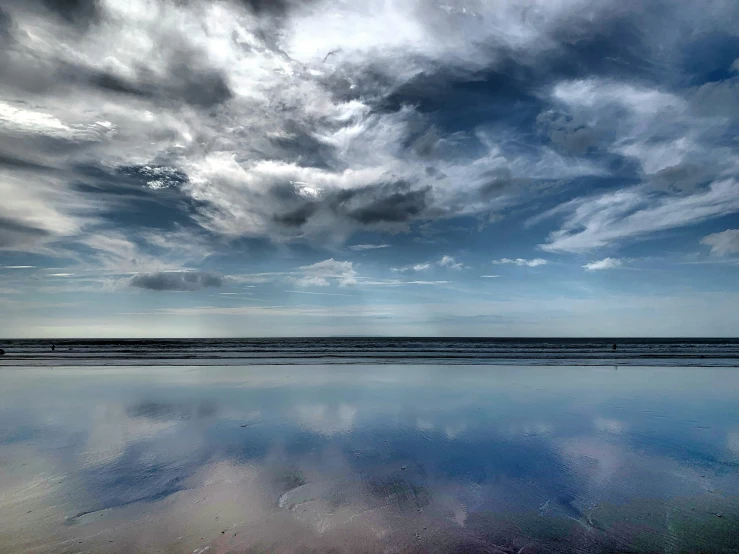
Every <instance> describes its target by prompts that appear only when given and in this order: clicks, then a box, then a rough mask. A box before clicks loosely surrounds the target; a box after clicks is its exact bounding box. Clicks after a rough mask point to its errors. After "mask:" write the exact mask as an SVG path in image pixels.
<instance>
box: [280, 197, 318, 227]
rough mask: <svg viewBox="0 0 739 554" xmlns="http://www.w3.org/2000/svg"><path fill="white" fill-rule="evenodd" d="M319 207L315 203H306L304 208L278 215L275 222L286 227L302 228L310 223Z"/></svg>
mask: <svg viewBox="0 0 739 554" xmlns="http://www.w3.org/2000/svg"><path fill="white" fill-rule="evenodd" d="M317 210H318V206H317V205H316V203H314V202H309V203H306V204H305V205H303V206H300V207H298V208H295V209H294V210H292V211H289V212H286V213H283V214H277V215H275V216H274V220H275V222H276V223H278V224H279V225H285V226H287V227H300V226H302V225H305V224H306V223H307V222H308V219H310V217H311V216H312V215H313V214H315V213H316V211H317Z"/></svg>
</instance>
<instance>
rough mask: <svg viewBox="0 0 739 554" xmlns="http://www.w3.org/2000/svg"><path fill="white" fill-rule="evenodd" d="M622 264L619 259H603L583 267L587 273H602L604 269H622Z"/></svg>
mask: <svg viewBox="0 0 739 554" xmlns="http://www.w3.org/2000/svg"><path fill="white" fill-rule="evenodd" d="M621 265H622V262H621V260H619V259H618V258H603V259H602V260H598V261H595V262H590V263H587V264H585V265H584V266H583V267H584V268H585V269H586V270H587V271H600V270H603V269H614V268H617V267H621Z"/></svg>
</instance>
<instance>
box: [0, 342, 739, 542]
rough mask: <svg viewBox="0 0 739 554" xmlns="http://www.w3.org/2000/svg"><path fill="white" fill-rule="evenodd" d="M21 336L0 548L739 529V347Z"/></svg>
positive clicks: (1, 399)
mask: <svg viewBox="0 0 739 554" xmlns="http://www.w3.org/2000/svg"><path fill="white" fill-rule="evenodd" d="M74 348H75V350H73V352H74V351H78V350H80V349H81V348H82V346H81V345H77V346H76V347H74ZM6 350H11V349H8V348H6ZM60 350H62V349H61V348H59V345H57V349H56V352H57V353H58V352H59V351H60ZM67 352H68V350H67ZM6 356H8V357H7V358H6V359H5V360H4V362H3V363H4V364H6V365H5V366H4V367H1V368H0V382H1V383H2V386H0V468H1V469H2V479H0V552H8V553H11V552H12V553H19V552H29V553H30V552H34V553H55V552H70V553H71V552H109V553H118V552H132V551H140V552H144V551H145V552H192V553H197V554H203V553H205V552H208V553H226V552H301V553H305V552H516V553H526V552H529V553H531V552H547V553H548V552H665V553H667V552H698V551H701V552H709V551H710V552H733V551H735V550H736V549H737V548H739V536H737V534H736V529H737V528H739V493H738V492H737V491H739V412H737V409H736V406H737V405H739V374H738V373H737V372H736V369H735V368H732V367H697V366H696V365H691V364H690V363H689V362H679V361H678V362H675V361H674V360H673V362H672V363H671V365H669V364H667V363H666V362H665V360H662V362H660V365H651V366H649V365H636V364H634V363H631V365H593V364H592V363H589V364H588V365H578V364H577V363H569V364H565V363H563V361H560V363H558V364H557V365H556V366H546V365H541V364H537V363H535V361H532V360H528V361H527V363H526V364H514V365H512V364H508V363H506V364H504V363H498V364H495V365H490V364H487V365H485V364H480V363H469V362H468V363H452V364H450V363H448V362H446V361H445V360H444V359H438V360H431V361H428V360H427V361H424V362H423V363H418V361H417V360H416V361H415V362H413V363H411V361H408V360H406V361H405V362H404V363H392V361H391V362H387V361H385V360H383V363H374V364H372V363H364V362H361V361H356V360H355V363H323V362H321V361H320V360H317V361H316V360H314V362H313V363H309V364H305V363H298V362H296V361H295V360H291V361H290V362H289V363H288V362H287V361H285V363H282V364H277V363H274V364H270V365H264V364H258V363H254V362H250V363H248V364H244V363H241V364H237V363H236V362H233V363H229V364H228V365H223V364H219V363H218V362H214V363H212V364H205V363H204V362H203V359H202V358H198V363H197V364H182V363H180V364H178V365H165V364H155V363H154V364H152V363H148V364H145V365H144V364H143V363H142V364H139V365H133V364H127V365H126V364H122V363H115V364H113V365H108V366H105V365H102V364H97V365H96V364H93V363H89V364H86V363H84V362H82V363H79V362H78V363H77V364H71V363H64V364H59V363H56V362H55V363H44V364H41V363H28V364H26V365H18V364H16V363H11V362H10V360H11V357H12V351H11V353H10V355H8V354H6ZM575 361H576V360H575Z"/></svg>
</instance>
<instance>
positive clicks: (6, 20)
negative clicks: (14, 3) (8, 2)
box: [0, 6, 13, 44]
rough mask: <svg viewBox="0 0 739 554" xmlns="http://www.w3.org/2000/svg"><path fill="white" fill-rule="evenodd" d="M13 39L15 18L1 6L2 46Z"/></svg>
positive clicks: (0, 38)
mask: <svg viewBox="0 0 739 554" xmlns="http://www.w3.org/2000/svg"><path fill="white" fill-rule="evenodd" d="M12 38H13V17H12V16H11V15H10V12H9V11H7V10H6V9H4V8H3V7H2V6H0V44H3V43H7V42H9V41H10V40H11V39H12Z"/></svg>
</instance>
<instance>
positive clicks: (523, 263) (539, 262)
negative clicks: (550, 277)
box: [493, 258, 547, 267]
mask: <svg viewBox="0 0 739 554" xmlns="http://www.w3.org/2000/svg"><path fill="white" fill-rule="evenodd" d="M493 264H496V265H497V264H514V265H518V266H525V267H538V266H540V265H546V264H547V261H546V260H544V259H542V258H534V259H532V260H526V259H524V258H516V259H515V260H512V259H510V258H502V259H500V260H493Z"/></svg>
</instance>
